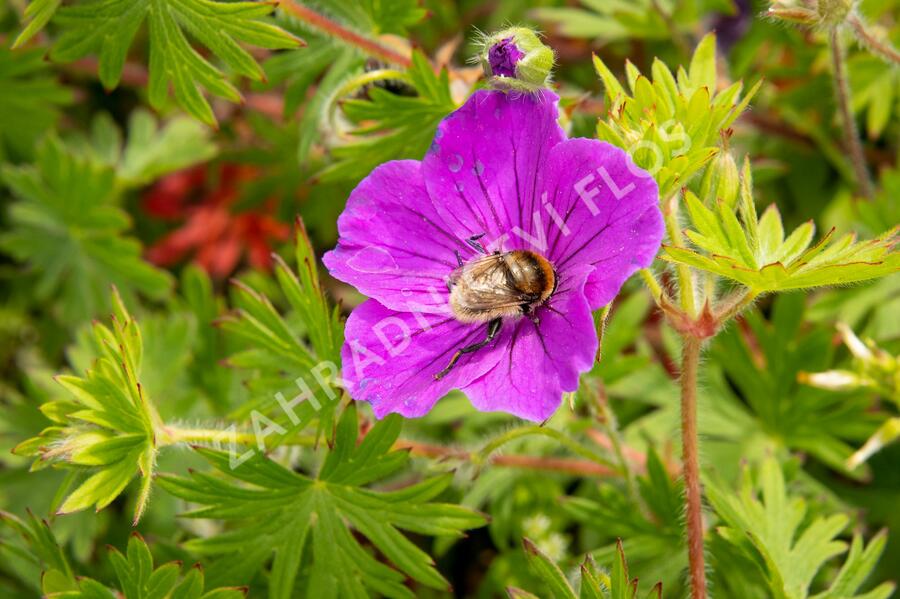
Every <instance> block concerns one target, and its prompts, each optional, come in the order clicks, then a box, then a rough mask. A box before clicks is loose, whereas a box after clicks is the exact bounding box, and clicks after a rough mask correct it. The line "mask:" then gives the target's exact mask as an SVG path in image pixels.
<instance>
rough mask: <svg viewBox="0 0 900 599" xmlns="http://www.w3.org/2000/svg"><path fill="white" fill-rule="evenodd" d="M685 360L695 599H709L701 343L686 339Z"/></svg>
mask: <svg viewBox="0 0 900 599" xmlns="http://www.w3.org/2000/svg"><path fill="white" fill-rule="evenodd" d="M683 339H684V346H683V349H682V360H681V446H682V464H683V465H682V469H683V472H684V498H685V513H686V523H687V542H688V562H689V571H690V581H691V599H706V565H705V563H704V555H703V511H702V497H703V495H702V494H703V491H702V488H701V486H700V455H699V440H698V433H697V370H698V367H699V363H700V343H701V342H700V340H699V339H697V338H696V337H693V336H690V335H687V336H685V337H684V338H683Z"/></svg>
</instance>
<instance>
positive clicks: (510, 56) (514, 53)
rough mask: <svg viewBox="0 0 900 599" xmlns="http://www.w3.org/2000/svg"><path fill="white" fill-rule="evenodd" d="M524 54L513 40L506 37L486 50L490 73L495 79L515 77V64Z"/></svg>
mask: <svg viewBox="0 0 900 599" xmlns="http://www.w3.org/2000/svg"><path fill="white" fill-rule="evenodd" d="M524 56H525V53H524V52H522V51H521V50H519V48H518V47H517V46H516V44H515V42H514V41H513V38H511V37H508V38H505V39H502V40H500V41H499V42H497V43H496V44H494V45H493V46H491V48H490V50H488V63H489V64H490V66H491V73H493V74H494V75H495V76H497V77H515V76H516V63H518V62H519V61H520V60H521V59H522V57H524Z"/></svg>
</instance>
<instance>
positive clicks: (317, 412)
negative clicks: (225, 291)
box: [219, 219, 343, 444]
mask: <svg viewBox="0 0 900 599" xmlns="http://www.w3.org/2000/svg"><path fill="white" fill-rule="evenodd" d="M295 262H296V271H295V270H294V269H292V268H291V267H290V266H288V264H287V263H286V262H285V261H284V260H283V259H281V258H280V257H276V265H275V279H276V280H277V282H278V285H279V287H280V290H281V292H282V293H283V295H284V298H285V299H286V300H287V306H288V308H289V311H288V312H287V314H285V315H282V314H280V313H279V312H278V310H277V309H276V308H275V306H274V305H273V304H272V302H271V301H270V300H269V299H268V298H267V297H266V296H265V295H263V294H261V293H259V292H257V291H255V290H253V289H251V288H250V287H248V286H246V285H243V284H236V285H235V294H234V303H235V308H236V309H235V310H234V311H232V312H231V313H230V314H229V315H227V316H225V317H223V318H221V319H220V320H219V322H220V323H221V326H222V329H223V330H224V331H225V332H226V333H228V334H229V335H231V336H233V337H234V338H235V339H236V340H238V341H241V342H242V343H243V344H245V346H246V349H242V350H241V351H239V352H237V353H235V354H232V355H231V356H230V357H229V358H228V362H229V363H230V364H231V365H233V366H236V367H239V368H242V369H246V370H249V371H254V372H255V373H256V374H257V375H258V376H256V377H254V378H253V379H251V381H250V382H249V385H250V389H251V391H253V392H254V394H255V395H256V396H257V397H259V398H260V399H259V400H257V401H253V402H249V403H248V404H246V405H244V406H242V407H241V408H239V409H238V410H237V411H236V412H235V414H234V416H235V417H236V418H240V417H248V416H249V415H250V414H251V413H252V412H253V411H254V410H256V411H260V412H267V413H268V412H270V411H273V410H275V411H276V414H278V417H279V418H280V420H281V421H282V422H285V410H284V409H281V408H280V407H279V406H278V404H277V401H278V397H279V395H280V396H281V397H282V398H284V399H285V401H287V402H292V403H293V406H292V410H293V415H292V417H290V418H289V420H290V424H287V423H285V425H286V427H287V428H286V431H287V432H286V433H285V435H284V436H289V435H291V434H292V433H293V432H295V431H298V430H300V429H302V428H303V427H305V426H306V424H308V423H309V422H310V420H311V419H312V418H313V417H318V419H319V431H326V430H330V427H331V417H332V415H333V414H334V409H335V406H336V403H337V401H336V400H337V399H338V397H339V396H340V391H339V390H338V389H337V388H336V377H337V375H338V370H339V368H340V366H339V365H340V363H341V358H340V351H341V346H342V345H343V326H342V322H341V317H340V313H339V312H338V310H337V309H336V308H335V307H333V306H332V305H331V304H330V303H329V302H328V300H327V298H326V296H325V291H324V288H323V287H322V283H321V281H320V280H319V273H318V267H317V262H316V258H315V253H314V249H313V247H312V243H311V242H310V239H309V236H308V235H307V232H306V228H305V226H304V225H303V222H302V221H301V220H299V219H298V221H297V236H296V243H295ZM275 444H277V442H276V443H275Z"/></svg>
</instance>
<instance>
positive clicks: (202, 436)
mask: <svg viewBox="0 0 900 599" xmlns="http://www.w3.org/2000/svg"><path fill="white" fill-rule="evenodd" d="M163 430H164V438H162V439H160V440H159V442H158V446H159V447H165V446H166V445H174V444H176V443H222V444H229V443H235V444H238V445H254V446H255V445H256V435H255V434H254V433H247V432H240V431H229V430H219V429H208V428H178V427H176V426H166V427H164V428H163ZM315 442H316V438H315V437H314V436H312V435H298V436H296V437H289V438H287V439H284V440H282V441H280V442H279V445H303V446H307V447H311V446H313V445H315Z"/></svg>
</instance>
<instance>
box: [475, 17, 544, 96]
mask: <svg viewBox="0 0 900 599" xmlns="http://www.w3.org/2000/svg"><path fill="white" fill-rule="evenodd" d="M479 60H480V61H481V64H482V66H483V68H484V72H485V74H486V75H488V76H489V77H490V78H491V83H492V84H493V85H494V87H498V88H501V89H517V90H520V91H535V90H537V89H540V88H542V87H545V86H546V85H547V83H548V82H549V80H550V73H551V71H552V70H553V61H554V55H553V50H551V49H550V47H548V46H546V45H544V44H543V43H542V42H541V40H540V38H539V37H538V36H537V34H536V33H535V32H534V31H532V30H531V29H528V28H525V27H510V28H509V29H504V30H503V31H499V32H497V33H495V34H493V35H491V36H488V37H487V38H485V40H484V42H483V47H482V50H481V52H480V54H479Z"/></svg>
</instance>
